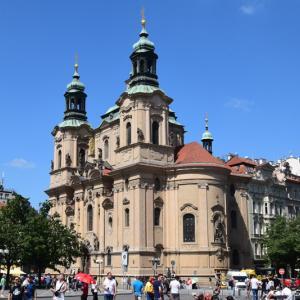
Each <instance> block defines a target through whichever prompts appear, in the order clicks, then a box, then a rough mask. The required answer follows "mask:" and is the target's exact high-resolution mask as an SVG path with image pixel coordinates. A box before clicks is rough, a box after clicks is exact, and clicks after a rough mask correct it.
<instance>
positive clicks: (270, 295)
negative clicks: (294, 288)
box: [266, 286, 275, 300]
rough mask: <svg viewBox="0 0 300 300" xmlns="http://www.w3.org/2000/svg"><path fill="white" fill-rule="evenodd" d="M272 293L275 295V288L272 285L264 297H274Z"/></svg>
mask: <svg viewBox="0 0 300 300" xmlns="http://www.w3.org/2000/svg"><path fill="white" fill-rule="evenodd" d="M274 295H275V288H274V286H271V287H270V291H269V292H268V294H267V296H266V299H268V300H269V299H275V297H274Z"/></svg>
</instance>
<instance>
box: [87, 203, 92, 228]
mask: <svg viewBox="0 0 300 300" xmlns="http://www.w3.org/2000/svg"><path fill="white" fill-rule="evenodd" d="M87 230H88V231H93V207H92V205H89V206H88V208H87Z"/></svg>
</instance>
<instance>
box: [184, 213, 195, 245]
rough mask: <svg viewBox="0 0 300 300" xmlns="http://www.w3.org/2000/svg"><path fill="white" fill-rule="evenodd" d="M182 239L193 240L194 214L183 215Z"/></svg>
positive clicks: (185, 240)
mask: <svg viewBox="0 0 300 300" xmlns="http://www.w3.org/2000/svg"><path fill="white" fill-rule="evenodd" d="M183 241H184V242H195V216H194V215H192V214H185V215H184V216H183Z"/></svg>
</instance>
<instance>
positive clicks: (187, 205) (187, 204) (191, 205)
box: [180, 203, 198, 211]
mask: <svg viewBox="0 0 300 300" xmlns="http://www.w3.org/2000/svg"><path fill="white" fill-rule="evenodd" d="M187 207H189V208H192V209H194V210H198V207H197V206H195V205H193V204H192V203H185V204H183V205H182V206H181V207H180V210H181V211H182V210H184V209H186V208H187Z"/></svg>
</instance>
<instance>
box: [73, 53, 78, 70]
mask: <svg viewBox="0 0 300 300" xmlns="http://www.w3.org/2000/svg"><path fill="white" fill-rule="evenodd" d="M74 67H75V72H76V73H78V53H77V52H76V53H75V65H74Z"/></svg>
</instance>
